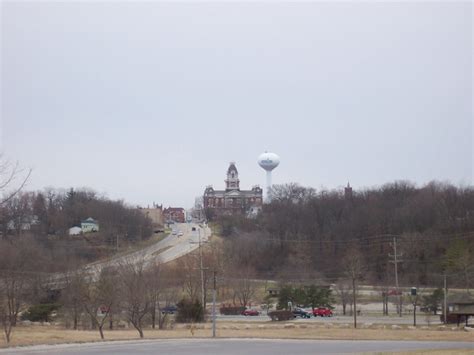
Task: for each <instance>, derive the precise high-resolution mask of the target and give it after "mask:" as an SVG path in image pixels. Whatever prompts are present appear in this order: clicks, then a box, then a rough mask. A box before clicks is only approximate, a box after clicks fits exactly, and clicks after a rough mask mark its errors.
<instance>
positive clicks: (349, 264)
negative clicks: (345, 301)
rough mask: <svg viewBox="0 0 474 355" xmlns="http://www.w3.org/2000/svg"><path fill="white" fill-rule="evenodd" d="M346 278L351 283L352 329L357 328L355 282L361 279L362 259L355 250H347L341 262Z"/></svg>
mask: <svg viewBox="0 0 474 355" xmlns="http://www.w3.org/2000/svg"><path fill="white" fill-rule="evenodd" d="M342 264H343V267H344V269H345V273H346V276H347V277H348V278H349V279H350V280H351V283H352V303H353V306H354V312H353V315H354V328H357V282H358V281H359V280H360V279H361V278H362V272H363V257H362V254H361V252H360V251H359V250H358V249H355V248H349V250H348V252H347V253H346V255H345V257H344V258H343V260H342Z"/></svg>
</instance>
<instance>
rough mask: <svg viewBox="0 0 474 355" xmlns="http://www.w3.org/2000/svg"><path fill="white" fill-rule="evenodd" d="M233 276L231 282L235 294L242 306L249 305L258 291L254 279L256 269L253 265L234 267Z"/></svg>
mask: <svg viewBox="0 0 474 355" xmlns="http://www.w3.org/2000/svg"><path fill="white" fill-rule="evenodd" d="M232 276H233V277H232V283H231V284H232V288H233V290H234V295H235V297H236V298H237V299H238V300H239V303H240V305H241V306H243V307H247V305H248V304H249V303H250V301H251V300H252V298H253V297H254V296H255V292H256V291H257V286H256V284H255V280H254V278H255V270H254V269H253V268H252V267H251V266H248V265H242V266H240V268H238V269H234V272H233V273H232Z"/></svg>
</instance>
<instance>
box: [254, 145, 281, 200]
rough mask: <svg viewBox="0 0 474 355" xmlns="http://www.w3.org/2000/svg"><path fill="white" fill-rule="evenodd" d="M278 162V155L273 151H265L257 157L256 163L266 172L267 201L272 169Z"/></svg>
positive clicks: (269, 194)
mask: <svg viewBox="0 0 474 355" xmlns="http://www.w3.org/2000/svg"><path fill="white" fill-rule="evenodd" d="M278 164H280V157H279V156H278V155H276V154H275V153H269V152H265V153H263V154H260V156H259V157H258V165H260V167H261V168H262V169H264V170H265V171H266V172H267V201H271V199H272V197H271V187H272V170H273V169H275V168H276V167H277V166H278Z"/></svg>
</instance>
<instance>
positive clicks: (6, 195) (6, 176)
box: [0, 155, 31, 206]
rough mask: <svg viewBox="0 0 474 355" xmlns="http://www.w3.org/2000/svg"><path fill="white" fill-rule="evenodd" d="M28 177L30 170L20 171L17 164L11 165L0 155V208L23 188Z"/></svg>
mask: <svg viewBox="0 0 474 355" xmlns="http://www.w3.org/2000/svg"><path fill="white" fill-rule="evenodd" d="M30 175H31V169H28V170H24V169H21V168H20V166H19V164H18V162H17V163H15V164H12V163H11V162H10V161H8V160H6V159H4V157H3V156H2V155H0V195H3V196H2V197H0V206H2V205H3V204H4V203H6V202H7V201H9V200H10V199H12V198H13V197H14V196H15V195H16V194H17V193H19V192H20V191H21V190H22V189H23V188H24V187H25V185H26V183H27V181H28V179H29V178H30Z"/></svg>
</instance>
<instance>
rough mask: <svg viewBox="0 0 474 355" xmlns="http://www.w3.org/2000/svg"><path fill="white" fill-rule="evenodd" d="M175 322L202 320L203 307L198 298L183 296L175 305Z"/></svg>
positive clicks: (196, 321) (197, 321)
mask: <svg viewBox="0 0 474 355" xmlns="http://www.w3.org/2000/svg"><path fill="white" fill-rule="evenodd" d="M176 306H177V307H178V311H177V313H176V322H178V323H199V322H203V321H204V309H203V307H202V305H201V302H199V301H198V300H194V301H192V300H189V299H186V298H183V299H182V300H181V301H179V302H178V304H177V305H176Z"/></svg>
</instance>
